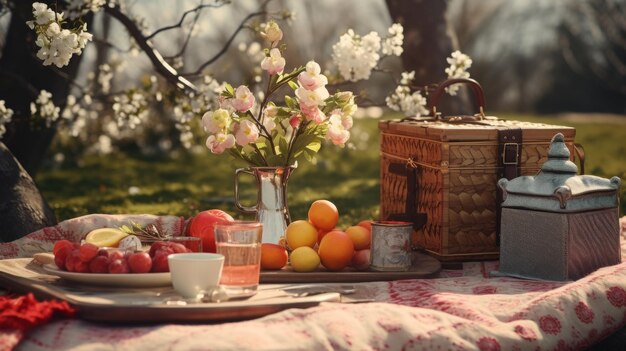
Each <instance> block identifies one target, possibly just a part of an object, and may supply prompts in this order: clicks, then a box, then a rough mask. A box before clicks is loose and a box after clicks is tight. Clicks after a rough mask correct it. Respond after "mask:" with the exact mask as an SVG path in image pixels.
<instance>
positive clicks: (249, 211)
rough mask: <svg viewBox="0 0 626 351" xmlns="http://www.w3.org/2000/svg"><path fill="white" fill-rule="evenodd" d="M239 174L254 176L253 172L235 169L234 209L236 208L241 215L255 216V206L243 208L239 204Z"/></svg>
mask: <svg viewBox="0 0 626 351" xmlns="http://www.w3.org/2000/svg"><path fill="white" fill-rule="evenodd" d="M241 173H245V174H249V175H251V176H254V172H252V171H251V170H250V169H248V168H237V170H236V171H235V207H237V209H238V210H239V211H241V212H243V213H247V214H256V213H257V209H256V207H255V206H243V205H242V204H241V202H239V175H240V174H241ZM257 201H258V199H257Z"/></svg>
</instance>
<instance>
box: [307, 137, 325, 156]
mask: <svg viewBox="0 0 626 351" xmlns="http://www.w3.org/2000/svg"><path fill="white" fill-rule="evenodd" d="M321 148H322V143H321V142H320V141H319V140H315V141H312V142H310V143H309V145H307V146H306V147H305V148H304V151H305V152H307V150H310V151H312V152H313V153H316V152H318V151H320V149H321Z"/></svg>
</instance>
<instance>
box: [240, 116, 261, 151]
mask: <svg viewBox="0 0 626 351" xmlns="http://www.w3.org/2000/svg"><path fill="white" fill-rule="evenodd" d="M236 130H237V131H236V132H235V139H236V140H237V144H239V145H241V146H245V145H248V144H250V143H252V142H255V141H256V140H257V139H258V138H259V128H257V126H256V125H255V124H254V123H253V122H251V121H248V120H247V119H244V120H242V121H241V122H240V123H239V126H238V127H237V128H236Z"/></svg>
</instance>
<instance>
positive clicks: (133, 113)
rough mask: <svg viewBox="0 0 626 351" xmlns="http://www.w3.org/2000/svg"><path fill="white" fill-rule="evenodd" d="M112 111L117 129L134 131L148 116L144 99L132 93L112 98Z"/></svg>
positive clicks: (138, 94) (140, 95) (136, 93)
mask: <svg viewBox="0 0 626 351" xmlns="http://www.w3.org/2000/svg"><path fill="white" fill-rule="evenodd" d="M114 100H115V103H114V104H113V111H114V112H115V117H116V119H117V125H118V126H119V127H129V128H130V129H135V128H136V127H137V126H138V125H140V124H141V122H142V121H143V120H144V119H145V118H146V116H147V115H148V111H147V101H146V98H145V97H144V96H143V95H142V94H140V93H138V92H132V93H130V94H124V95H122V96H116V97H115V98H114Z"/></svg>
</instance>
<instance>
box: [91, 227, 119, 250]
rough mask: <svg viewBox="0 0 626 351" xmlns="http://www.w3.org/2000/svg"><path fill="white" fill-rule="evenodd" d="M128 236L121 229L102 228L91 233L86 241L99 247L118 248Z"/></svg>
mask: <svg viewBox="0 0 626 351" xmlns="http://www.w3.org/2000/svg"><path fill="white" fill-rule="evenodd" d="M127 236H128V233H124V232H123V231H121V230H119V229H113V228H100V229H95V230H92V231H90V232H89V234H87V236H86V237H85V241H86V242H88V243H91V244H94V245H96V246H99V247H116V246H117V245H119V243H120V240H122V239H124V238H125V237H127Z"/></svg>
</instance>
